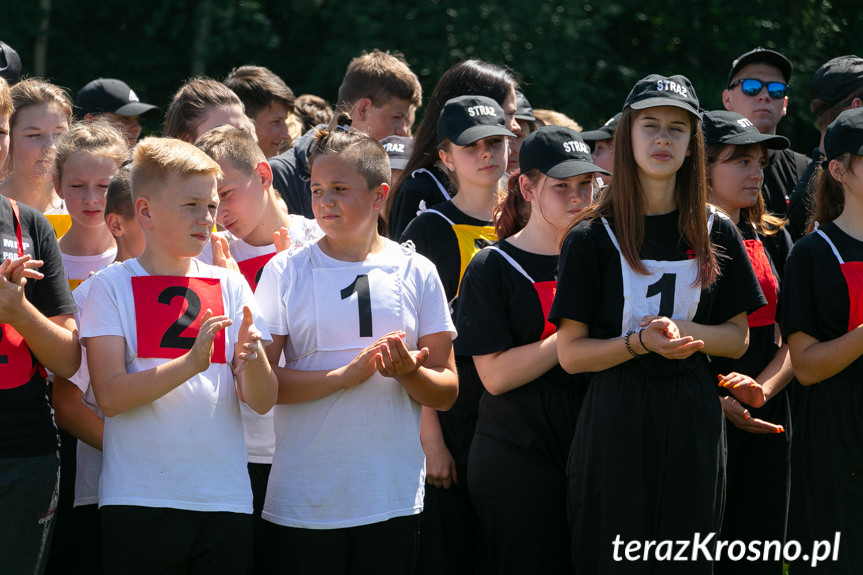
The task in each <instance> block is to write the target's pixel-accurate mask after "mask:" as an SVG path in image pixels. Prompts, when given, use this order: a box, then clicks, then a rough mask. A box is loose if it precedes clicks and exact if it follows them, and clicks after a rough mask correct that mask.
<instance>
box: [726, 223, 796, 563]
mask: <svg viewBox="0 0 863 575" xmlns="http://www.w3.org/2000/svg"><path fill="white" fill-rule="evenodd" d="M738 229H739V231H740V234H741V236H742V237H743V243H744V245H745V247H746V252H747V255H748V256H749V261H750V262H751V263H752V267H753V269H754V270H755V275H756V277H757V278H758V282H759V284H760V285H761V291H762V292H763V293H764V297H765V298H766V299H767V305H765V306H764V307H762V308H760V309H759V310H757V311H755V312H753V313H751V314H749V317H748V323H749V349H748V350H747V351H746V353H745V354H744V355H743V357H741V358H740V359H731V358H725V357H712V358H711V361H710V371H711V373H712V374H713V376H714V378H716V376H717V375H719V374H723V375H725V374H728V373H730V372H732V371H736V372H738V373H742V374H744V375H748V376H749V377H751V378H753V379H755V378H756V377H757V376H758V374H760V373H761V372H762V371H763V370H764V368H765V367H766V366H767V364H768V363H770V362H771V361H772V360H773V358H774V356H775V355H776V351H777V350H778V347H777V345H776V320H777V307H778V306H777V304H778V299H779V280H780V279H781V277H782V271H783V269H784V263H785V260H786V259H787V257H788V252H789V251H790V250H791V236H790V235H788V232H787V231H785V229H781V230H779V231H778V232H777V233H776V234H774V235H771V236H764V235H760V234H757V233H756V231H755V230H754V229H753V227H752V225H750V224H748V223H743V222H741V223H740V224H739V225H738ZM714 381H716V379H714ZM728 393H729V392H728V391H727V390H725V389H721V390H720V394H722V395H728ZM745 407H746V409H747V410H749V413H750V414H751V415H752V417H754V418H757V419H763V420H764V421H769V422H770V423H775V424H777V425H781V426H783V427H784V428H785V433H780V434H758V433H749V432H746V431H743V430H740V429H738V428H737V427H735V426H734V425H730V424H727V425H726V428H727V438H728V460H727V467H726V472H725V475H726V489H725V494H726V495H725V512H724V514H723V516H722V531H721V534H720V535H721V536H720V538H721V539H723V540H726V541H736V540H740V541H744V542H747V543H748V542H749V541H768V540H770V541H784V539H785V530H786V523H787V519H788V495H789V489H790V484H789V473H790V464H791V461H790V458H789V445H790V441H791V407H790V403H789V398H788V391H787V389H783V390H781V391H780V392H779V393H777V394H776V395H775V396H774V397H773V398H771V399H770V401H768V402H767V403H766V404H765V405H763V406H762V407H759V408H755V407H752V406H750V405H746V406H745ZM765 572H767V573H775V574H776V575H779V574H781V573H782V560H781V559H780V560H778V561H767V562H755V561H730V560H726V561H723V562H722V563H720V564H719V565H718V566H717V573H731V574H735V575H737V574H740V575H744V574H748V573H753V574H761V573H765Z"/></svg>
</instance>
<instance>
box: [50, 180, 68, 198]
mask: <svg viewBox="0 0 863 575" xmlns="http://www.w3.org/2000/svg"><path fill="white" fill-rule="evenodd" d="M51 179H52V180H53V181H54V191H55V192H57V195H58V196H60V199H63V200H65V199H66V198H64V197H63V189H62V186H61V185H60V176H59V175H57V174H54V176H53V178H51Z"/></svg>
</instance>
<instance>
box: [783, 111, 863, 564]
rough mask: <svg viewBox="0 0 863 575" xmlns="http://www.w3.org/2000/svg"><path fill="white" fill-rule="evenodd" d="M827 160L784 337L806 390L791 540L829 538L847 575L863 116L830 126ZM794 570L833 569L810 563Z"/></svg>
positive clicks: (798, 422)
mask: <svg viewBox="0 0 863 575" xmlns="http://www.w3.org/2000/svg"><path fill="white" fill-rule="evenodd" d="M824 153H825V156H826V160H825V163H824V164H823V165H822V166H821V167H820V168H818V173H817V178H818V179H817V181H818V185H817V188H816V191H815V213H814V221H815V222H816V223H817V224H818V226H817V227H816V230H815V231H816V233H810V234H808V235H806V236H804V237H803V238H801V239H800V240H799V241H798V242H797V243H796V244H795V245H794V248H793V249H792V250H791V255H789V256H788V261H787V262H786V264H785V278H784V281H783V283H782V306H781V314H782V318H781V323H782V330H783V334H784V335H785V336H786V338H787V339H788V347H789V349H790V351H791V362H792V365H793V367H794V375H795V376H796V377H797V380H798V381H799V382H800V383H801V384H802V385H803V386H804V387H803V389H802V391H801V393H800V395H799V398H798V397H797V396H795V412H794V443H793V445H792V457H791V464H792V467H791V477H792V479H791V506H790V508H791V515H790V518H789V530H788V536H789V539H795V540H797V541H799V542H800V544H801V545H802V546H803V549H804V550H805V549H807V548H811V545H812V544H813V541H815V540H826V541H829V542H830V543H831V553H830V557H829V558H828V559H827V560H828V561H831V562H830V563H829V567H827V569H828V570H829V572H830V573H842V574H844V573H859V572H860V565H861V564H863V547H861V545H860V542H861V541H863V523H861V521H860V517H861V516H863V489H861V484H860V481H861V469H863V419H861V418H860V413H861V406H863V358H861V356H862V355H863V305H861V294H863V178H861V175H863V110H861V109H859V108H858V109H854V110H847V111H845V112H842V113H841V114H840V115H839V117H838V118H837V119H836V120H835V121H834V122H833V123H832V124H830V126H829V127H828V128H827V131H826V133H825V136H824ZM813 227H814V226H813ZM798 402H799V403H798ZM840 539H841V541H840ZM837 546H838V549H837ZM792 569H793V571H794V573H795V575H796V574H797V573H810V572H813V573H814V572H823V571H824V569H825V567H824V566H821V567H820V568H816V567H813V566H812V565H811V564H810V563H809V562H805V561H802V560H800V561H799V562H794V563H792Z"/></svg>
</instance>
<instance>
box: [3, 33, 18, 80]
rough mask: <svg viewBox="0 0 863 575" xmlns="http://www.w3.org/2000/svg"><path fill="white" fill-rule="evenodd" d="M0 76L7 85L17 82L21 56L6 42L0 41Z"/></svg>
mask: <svg viewBox="0 0 863 575" xmlns="http://www.w3.org/2000/svg"><path fill="white" fill-rule="evenodd" d="M0 76H2V77H3V79H4V80H6V83H7V84H9V86H13V85H15V84H17V83H18V80H20V79H21V58H19V57H18V52H16V51H15V50H14V49H13V48H12V46H10V45H9V44H7V43H6V42H0Z"/></svg>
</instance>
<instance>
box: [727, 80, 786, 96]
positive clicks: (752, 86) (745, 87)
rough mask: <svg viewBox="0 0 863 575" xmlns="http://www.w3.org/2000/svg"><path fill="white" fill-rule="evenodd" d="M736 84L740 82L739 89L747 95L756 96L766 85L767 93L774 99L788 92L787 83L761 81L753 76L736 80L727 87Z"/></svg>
mask: <svg viewBox="0 0 863 575" xmlns="http://www.w3.org/2000/svg"><path fill="white" fill-rule="evenodd" d="M737 84H740V91H741V92H743V93H744V94H746V95H747V96H757V95H758V94H760V93H761V90H762V88H764V86H767V93H768V94H769V95H770V97H771V98H774V99H779V98H784V97H785V94H787V93H788V84H785V83H783V82H762V81H761V80H756V79H754V78H746V79H740V80H736V81H734V82H732V83H731V85H730V86H728V89H729V90H730V89H732V88H734V86H736V85H737Z"/></svg>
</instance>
